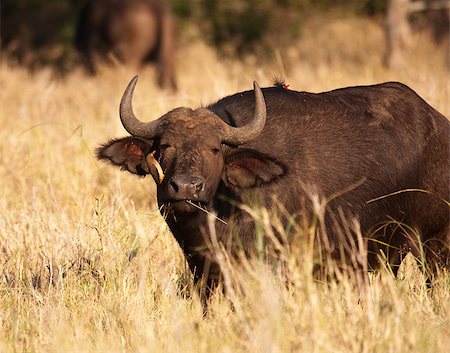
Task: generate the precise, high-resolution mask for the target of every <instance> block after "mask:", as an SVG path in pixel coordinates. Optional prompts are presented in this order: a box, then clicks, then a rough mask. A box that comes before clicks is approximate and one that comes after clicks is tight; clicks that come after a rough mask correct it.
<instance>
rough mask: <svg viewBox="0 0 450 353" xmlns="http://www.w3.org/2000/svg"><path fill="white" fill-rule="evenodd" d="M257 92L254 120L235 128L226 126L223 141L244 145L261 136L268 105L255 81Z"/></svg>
mask: <svg viewBox="0 0 450 353" xmlns="http://www.w3.org/2000/svg"><path fill="white" fill-rule="evenodd" d="M253 87H254V92H255V112H254V114H253V119H252V120H251V121H250V122H249V123H248V124H247V125H244V126H241V127H233V126H230V125H228V124H225V126H224V130H225V131H224V136H223V138H222V141H223V142H225V143H229V144H233V145H242V144H244V143H246V142H247V141H250V140H253V139H255V138H256V137H258V136H259V134H261V132H262V131H263V129H264V125H265V124H266V103H265V101H264V96H263V93H262V91H261V88H259V86H258V84H257V83H256V81H253Z"/></svg>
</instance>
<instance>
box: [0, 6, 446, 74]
mask: <svg viewBox="0 0 450 353" xmlns="http://www.w3.org/2000/svg"><path fill="white" fill-rule="evenodd" d="M88 2H89V0H2V1H1V32H0V36H1V55H2V58H3V60H7V61H8V63H9V64H10V65H21V66H25V67H27V68H28V69H30V70H38V69H40V68H42V67H51V68H52V69H54V70H55V72H58V73H59V74H64V73H67V72H70V71H71V70H74V69H76V68H78V67H79V65H80V58H79V55H77V52H76V50H75V46H74V43H75V41H76V36H77V26H79V25H80V13H81V12H82V10H83V8H85V7H86V6H87V5H88V4H87V3H88ZM95 2H98V3H108V1H103V0H93V1H91V3H95ZM114 2H116V3H117V2H118V1H117V0H112V1H109V3H114ZM119 2H120V1H119ZM123 2H125V3H126V2H127V1H125V0H123ZM131 2H133V1H131ZM150 2H155V1H152V0H150ZM156 2H157V1H156ZM165 3H166V4H167V6H168V8H169V11H170V12H171V13H172V14H173V18H174V20H175V24H176V28H177V30H176V37H175V38H176V47H177V48H178V49H180V47H181V48H184V47H186V46H189V44H190V43H192V42H193V41H197V40H201V41H203V42H204V43H206V44H207V45H208V46H210V47H212V48H213V49H214V50H215V51H217V52H218V53H219V55H220V56H221V57H223V58H239V59H240V60H250V62H251V63H254V62H257V63H264V62H269V61H273V60H278V61H280V60H281V59H282V60H283V64H284V65H285V66H286V67H285V69H286V70H288V71H289V70H290V69H291V67H290V65H291V64H292V62H295V60H297V59H299V58H302V59H308V60H309V61H310V62H317V60H319V59H320V60H326V61H328V62H331V61H333V60H336V56H338V57H339V56H340V57H344V59H345V60H348V61H349V62H354V61H365V60H367V57H366V56H365V55H361V54H362V53H367V51H373V55H374V56H375V57H374V58H371V59H372V60H377V61H380V62H382V63H383V64H384V65H386V66H390V67H392V66H396V67H398V66H401V65H403V60H402V59H399V58H398V57H401V56H402V55H401V54H398V53H397V51H407V50H408V49H409V48H408V46H409V47H411V46H413V44H412V39H411V37H413V36H418V35H419V36H423V37H424V38H425V41H430V42H431V43H432V44H431V46H429V47H428V48H426V50H427V51H428V52H429V54H432V55H435V54H434V53H433V52H430V50H434V49H437V50H438V51H439V50H440V51H442V52H444V53H446V55H444V56H443V57H442V60H447V61H448V59H449V56H448V52H449V44H448V43H449V39H448V38H449V9H448V4H449V2H448V1H446V0H443V1H442V0H419V1H415V0H411V1H407V0H392V1H389V0H167V1H166V2H165ZM390 3H392V4H390ZM102 6H104V4H103V5H102ZM113 6H114V5H112V6H111V5H106V7H113ZM116 6H117V5H116ZM396 6H397V9H396V10H395V11H394V12H397V14H394V16H390V9H389V8H390V7H391V8H394V9H395V7H396ZM398 7H400V9H398ZM90 11H92V9H91V10H90ZM108 11H112V10H111V9H109V10H108ZM99 21H100V20H99ZM405 23H406V24H407V26H408V28H406V29H405V28H404V27H405ZM96 30H97V31H98V30H99V29H98V28H96V29H91V30H90V32H89V34H85V35H93V32H95V31H96ZM358 32H359V33H358ZM377 36H378V37H377ZM392 36H394V38H392ZM335 37H340V38H338V39H337V40H336V38H335ZM307 39H310V40H309V41H307ZM105 40H106V39H105ZM405 43H406V45H405ZM398 48H400V49H398ZM107 50H108V48H106V49H105V51H107ZM277 56H278V57H277ZM406 56H408V55H406Z"/></svg>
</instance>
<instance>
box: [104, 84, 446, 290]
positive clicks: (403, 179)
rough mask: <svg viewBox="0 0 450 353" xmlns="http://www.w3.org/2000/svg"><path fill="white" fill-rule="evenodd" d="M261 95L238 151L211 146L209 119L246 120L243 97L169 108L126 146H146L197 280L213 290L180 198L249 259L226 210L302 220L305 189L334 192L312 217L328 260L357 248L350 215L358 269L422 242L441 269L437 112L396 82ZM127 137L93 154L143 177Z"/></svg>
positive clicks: (251, 236)
mask: <svg viewBox="0 0 450 353" xmlns="http://www.w3.org/2000/svg"><path fill="white" fill-rule="evenodd" d="M263 94H264V98H265V102H266V106H267V120H266V124H265V127H264V130H263V131H262V133H261V134H260V135H259V136H258V137H257V138H256V139H254V140H252V141H249V142H247V143H245V144H243V145H241V146H229V145H226V144H223V143H221V140H220V138H221V131H220V129H218V127H217V126H216V125H215V121H216V120H215V119H217V117H219V118H220V119H222V120H223V121H225V122H226V123H228V124H230V125H233V126H243V125H245V124H246V123H248V121H249V120H250V119H251V118H252V116H253V112H254V109H255V102H254V93H253V91H246V92H240V93H237V94H235V95H233V96H230V97H226V98H223V99H221V100H220V101H218V102H217V103H214V104H212V105H210V106H209V107H208V108H207V109H205V108H200V109H197V110H191V109H186V108H179V109H175V110H173V111H171V112H169V113H167V114H166V115H165V116H164V117H162V118H161V119H163V121H165V124H166V126H165V129H164V130H163V132H162V134H161V135H160V136H159V137H158V138H156V139H154V140H147V141H145V140H142V139H137V141H136V144H137V146H140V148H142V150H143V153H144V154H148V153H150V152H151V151H156V154H155V158H157V160H158V161H159V163H160V164H161V167H162V169H163V171H164V173H165V174H166V177H165V179H164V180H163V182H162V183H161V184H159V185H158V188H157V192H158V204H159V205H160V206H161V208H162V210H163V212H164V213H165V215H166V221H167V223H168V225H169V227H170V229H171V230H172V233H173V234H174V236H175V238H176V239H177V241H178V243H179V244H180V246H181V247H182V249H183V251H184V253H185V255H186V258H187V261H188V263H189V265H190V268H191V270H192V271H193V273H194V274H195V276H196V278H197V279H200V278H202V276H203V275H204V274H205V273H206V274H207V275H208V276H209V278H210V283H209V284H211V285H213V283H214V280H215V278H216V277H217V275H218V274H219V270H218V268H217V266H216V265H215V264H214V263H212V264H208V265H207V263H208V261H209V260H208V258H209V257H210V256H211V254H208V251H207V245H208V243H209V237H210V235H209V229H208V226H207V224H208V223H207V216H206V214H205V213H204V212H202V211H199V210H198V209H196V208H195V207H193V206H191V205H189V204H187V203H186V202H185V201H183V200H186V199H187V200H191V201H192V202H196V203H199V204H201V205H202V206H203V207H205V208H207V209H208V210H210V211H214V212H216V213H217V215H218V217H219V218H220V219H222V220H225V221H227V225H225V224H223V223H221V222H216V232H217V236H218V238H219V240H220V241H221V242H222V243H223V244H227V245H228V248H229V250H230V252H231V254H232V253H234V251H235V250H237V249H243V250H244V251H246V252H248V253H251V252H252V249H254V248H255V244H256V240H255V224H254V221H253V219H252V218H251V217H249V215H248V214H246V213H245V212H243V211H242V210H241V209H239V207H237V205H239V204H240V203H244V204H248V203H252V202H255V200H257V201H258V202H259V204H260V205H262V206H265V207H268V208H269V209H273V208H274V206H275V205H274V203H273V200H274V199H275V200H276V202H277V203H279V204H281V205H282V206H283V208H284V209H285V210H286V212H287V214H290V215H294V216H300V217H298V218H297V219H298V220H301V219H304V218H305V217H306V218H307V219H309V217H310V216H311V213H312V211H313V207H312V203H311V199H310V195H311V193H312V190H315V192H317V193H318V194H319V195H320V196H322V197H330V196H331V195H338V196H336V197H334V198H333V199H332V200H331V201H329V202H328V204H327V212H326V214H325V217H324V219H323V220H322V221H323V222H324V224H323V226H324V227H325V229H326V233H327V234H328V239H327V243H326V247H327V249H328V250H329V251H330V252H331V253H332V254H334V255H336V256H337V257H338V258H342V257H341V253H340V251H341V249H342V247H346V246H347V245H348V244H351V243H352V242H353V243H354V242H355V241H356V239H355V238H352V237H353V236H354V233H352V232H347V234H345V235H343V234H342V233H341V232H340V231H339V229H342V226H343V223H342V222H341V221H342V220H341V218H342V217H344V218H347V219H349V218H350V217H352V216H356V217H357V219H358V220H359V221H360V225H361V232H362V234H363V236H364V237H365V239H366V241H367V242H368V247H369V249H368V251H369V253H368V262H369V265H371V266H373V267H376V266H377V265H378V256H379V255H380V254H381V251H383V253H384V254H387V256H388V260H389V261H391V263H392V264H393V266H394V270H395V269H396V266H398V265H399V262H400V260H401V258H402V256H403V253H404V252H405V251H409V250H411V251H413V252H414V253H415V254H416V255H420V246H423V247H424V250H425V256H426V259H427V260H428V261H429V263H430V264H431V265H432V266H434V265H444V266H447V267H448V266H450V251H449V249H450V244H449V237H450V236H449V206H448V203H447V202H448V200H449V198H450V195H449V194H450V191H449V182H450V176H449V160H450V156H449V152H450V141H449V136H450V123H449V121H448V120H447V119H446V118H445V117H444V116H442V115H441V114H440V113H438V112H437V111H436V110H435V109H433V108H432V107H431V106H429V105H428V104H427V103H426V102H425V101H424V100H423V99H421V98H420V97H419V96H418V95H417V94H416V93H415V92H414V91H412V90H411V89H410V88H409V87H407V86H405V85H403V84H400V83H396V82H389V83H384V84H380V85H374V86H360V87H349V88H343V89H338V90H334V91H331V92H324V93H320V94H312V93H306V92H295V91H291V90H287V89H283V88H279V87H274V88H265V89H263ZM134 139H136V138H135V137H127V138H125V139H123V140H113V141H111V142H109V143H107V144H105V145H103V146H102V147H100V148H99V150H98V157H99V158H100V159H106V160H108V161H111V162H112V163H113V164H115V165H117V166H119V167H121V168H123V169H127V170H129V171H132V172H133V170H144V169H145V168H142V167H139V168H136V167H135V166H136V165H138V166H140V164H141V163H142V161H140V160H133V158H134V155H133V156H130V159H128V158H127V157H126V152H124V151H123V149H121V148H120V146H121V144H123V143H126V142H127V141H129V140H134ZM121 151H122V152H121ZM148 173H151V174H152V175H154V173H152V172H151V171H148ZM138 174H139V173H138ZM200 186H201V187H202V188H201V187H200ZM407 190H409V191H407ZM420 190H424V191H420ZM285 222H286V223H287V222H288V219H287V218H285ZM299 222H300V221H299ZM344 223H345V222H344ZM344 225H345V224H344ZM408 227H409V228H408ZM416 233H417V234H418V237H416V236H415V234H416ZM345 237H347V238H345ZM346 242H348V244H347V243H346ZM382 244H384V245H382ZM346 249H348V247H347V248H346ZM345 251H347V250H345ZM347 252H348V251H347ZM347 255H348V256H350V257H351V256H352V254H351V253H347Z"/></svg>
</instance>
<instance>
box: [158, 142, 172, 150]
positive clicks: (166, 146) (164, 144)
mask: <svg viewBox="0 0 450 353" xmlns="http://www.w3.org/2000/svg"><path fill="white" fill-rule="evenodd" d="M169 147H171V146H170V145H169V144H167V143H163V144H161V145H159V149H160V150H163V151H164V150H166V149H168V148H169Z"/></svg>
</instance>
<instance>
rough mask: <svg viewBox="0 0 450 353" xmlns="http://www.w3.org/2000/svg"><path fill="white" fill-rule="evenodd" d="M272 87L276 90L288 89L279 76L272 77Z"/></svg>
mask: <svg viewBox="0 0 450 353" xmlns="http://www.w3.org/2000/svg"><path fill="white" fill-rule="evenodd" d="M272 80H273V85H274V86H275V87H276V88H282V89H287V88H288V87H289V85H287V84H286V81H285V80H284V78H283V77H281V76H276V75H275V76H273V79H272Z"/></svg>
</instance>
